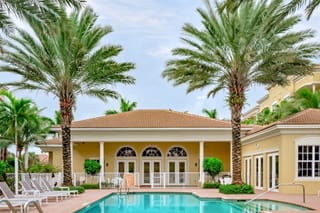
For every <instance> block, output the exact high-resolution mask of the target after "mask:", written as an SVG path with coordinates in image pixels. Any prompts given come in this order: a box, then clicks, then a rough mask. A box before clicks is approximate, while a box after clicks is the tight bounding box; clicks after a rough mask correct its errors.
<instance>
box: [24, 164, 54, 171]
mask: <svg viewBox="0 0 320 213" xmlns="http://www.w3.org/2000/svg"><path fill="white" fill-rule="evenodd" d="M57 171H58V169H57V168H55V167H54V166H52V165H50V164H40V163H39V164H35V165H32V166H30V167H29V168H28V172H31V173H52V172H57Z"/></svg>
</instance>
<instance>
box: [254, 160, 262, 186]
mask: <svg viewBox="0 0 320 213" xmlns="http://www.w3.org/2000/svg"><path fill="white" fill-rule="evenodd" d="M255 187H256V188H257V189H262V188H263V156H257V157H255Z"/></svg>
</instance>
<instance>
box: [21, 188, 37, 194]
mask: <svg viewBox="0 0 320 213" xmlns="http://www.w3.org/2000/svg"><path fill="white" fill-rule="evenodd" d="M30 194H31V195H39V194H40V191H39V190H36V189H35V190H23V191H22V195H30Z"/></svg>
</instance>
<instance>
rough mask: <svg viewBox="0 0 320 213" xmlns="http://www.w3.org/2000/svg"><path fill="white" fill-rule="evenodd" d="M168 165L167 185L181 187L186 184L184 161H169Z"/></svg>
mask: <svg viewBox="0 0 320 213" xmlns="http://www.w3.org/2000/svg"><path fill="white" fill-rule="evenodd" d="M168 163H169V165H168V167H169V184H171V185H181V184H185V182H186V174H185V173H186V161H185V160H171V161H169V162H168Z"/></svg>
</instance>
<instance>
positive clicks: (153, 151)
mask: <svg viewBox="0 0 320 213" xmlns="http://www.w3.org/2000/svg"><path fill="white" fill-rule="evenodd" d="M142 156H143V157H161V152H160V150H159V149H158V148H156V147H149V148H146V149H145V150H144V151H143V153H142Z"/></svg>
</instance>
